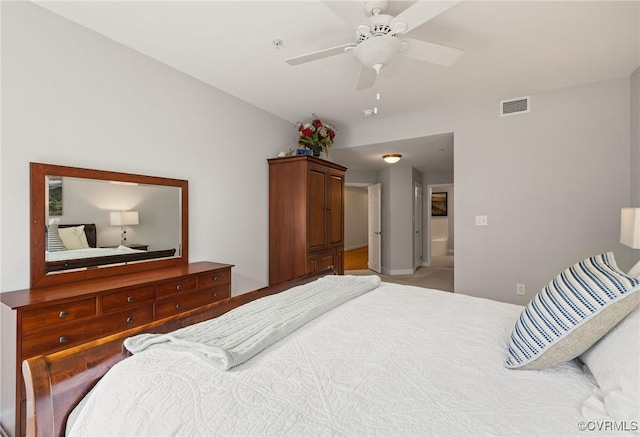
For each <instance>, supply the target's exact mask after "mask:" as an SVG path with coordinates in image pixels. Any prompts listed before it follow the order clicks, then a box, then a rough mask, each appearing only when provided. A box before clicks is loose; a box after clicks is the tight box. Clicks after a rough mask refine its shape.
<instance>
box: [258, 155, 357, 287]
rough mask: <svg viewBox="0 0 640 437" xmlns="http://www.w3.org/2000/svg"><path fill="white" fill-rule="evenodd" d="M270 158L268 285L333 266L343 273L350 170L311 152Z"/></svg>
mask: <svg viewBox="0 0 640 437" xmlns="http://www.w3.org/2000/svg"><path fill="white" fill-rule="evenodd" d="M268 162H269V284H271V285H273V284H278V283H280V282H283V281H288V280H291V279H294V278H298V277H300V276H303V275H306V274H309V273H314V272H318V271H320V270H324V269H326V268H328V267H330V266H333V267H334V268H335V269H336V271H337V272H338V273H340V274H342V273H344V260H343V253H344V177H345V172H346V170H347V169H346V168H345V167H342V166H340V165H338V164H334V163H333V162H329V161H325V160H322V159H319V158H314V157H311V156H293V157H288V158H274V159H269V160H268Z"/></svg>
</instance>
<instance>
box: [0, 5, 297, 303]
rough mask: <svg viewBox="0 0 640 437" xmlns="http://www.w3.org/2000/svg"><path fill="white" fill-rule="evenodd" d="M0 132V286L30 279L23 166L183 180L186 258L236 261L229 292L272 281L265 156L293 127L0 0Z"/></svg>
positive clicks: (44, 14) (32, 9)
mask: <svg viewBox="0 0 640 437" xmlns="http://www.w3.org/2000/svg"><path fill="white" fill-rule="evenodd" d="M248 126H250V128H248ZM1 139H2V151H1V154H2V155H1V156H2V161H1V165H2V167H1V170H2V175H1V182H2V187H1V192H2V212H1V216H2V249H1V250H2V278H1V279H0V287H1V288H0V289H1V290H3V291H9V290H14V289H20V288H25V287H28V286H29V162H30V161H35V162H44V163H51V164H61V165H69V166H76V167H86V168H97V169H101V170H114V171H122V172H129V173H138V174H148V175H154V176H163V177H170V178H177V179H188V180H189V191H190V193H189V195H190V199H189V200H190V202H189V204H190V211H189V212H190V214H189V226H190V254H189V255H190V261H194V262H195V261H201V260H211V261H218V262H225V263H230V264H235V267H234V268H233V276H232V278H233V282H232V287H233V293H234V294H238V293H241V292H246V291H249V290H252V289H255V288H258V287H262V286H264V285H266V284H267V274H268V266H267V263H268V261H267V258H268V257H267V253H268V184H267V180H268V173H267V163H266V161H265V160H266V158H268V157H272V156H275V155H276V154H277V152H278V151H279V149H281V148H282V144H294V143H295V129H293V128H292V126H291V125H290V123H288V122H286V121H284V120H282V119H279V118H277V117H275V116H273V115H270V114H268V113H266V112H264V111H262V110H260V109H258V108H256V107H254V106H252V105H249V104H247V103H245V102H243V101H240V100H239V99H236V98H234V97H231V96H229V95H228V94H225V93H223V92H221V91H219V90H217V89H215V88H212V87H211V86H208V85H205V84H204V83H202V82H200V81H198V80H196V79H193V78H192V77H190V76H187V75H185V74H183V73H180V72H178V71H176V70H174V69H172V68H170V67H168V66H166V65H164V64H162V63H160V62H157V61H155V60H152V59H150V58H148V57H145V56H143V55H141V54H140V53H138V52H136V51H134V50H131V49H128V48H126V47H124V46H122V45H120V44H117V43H115V42H113V41H111V40H109V39H107V38H104V37H102V36H100V35H98V34H97V33H94V32H92V31H90V30H88V29H86V28H84V27H81V26H79V25H77V24H74V23H72V22H70V21H68V20H66V19H64V18H61V17H59V16H57V15H55V14H53V13H51V12H49V11H46V10H44V9H42V8H40V7H38V6H36V5H34V4H32V3H23V2H2V137H1ZM248 245H250V246H251V248H252V249H251V250H246V248H247V246H248Z"/></svg>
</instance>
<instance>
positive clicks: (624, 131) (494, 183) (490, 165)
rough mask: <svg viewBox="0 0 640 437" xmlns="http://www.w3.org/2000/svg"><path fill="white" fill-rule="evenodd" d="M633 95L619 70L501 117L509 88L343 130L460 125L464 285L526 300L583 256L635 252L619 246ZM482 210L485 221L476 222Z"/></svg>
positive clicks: (377, 132) (393, 134)
mask: <svg viewBox="0 0 640 437" xmlns="http://www.w3.org/2000/svg"><path fill="white" fill-rule="evenodd" d="M630 92H631V91H630V80H629V78H621V79H616V80H610V81H604V82H599V83H593V84H587V85H582V86H576V87H570V88H564V89H560V90H554V91H548V92H541V93H534V94H532V104H531V107H532V112H530V113H528V114H521V115H514V116H511V117H503V118H500V117H499V116H498V108H499V101H500V100H502V99H505V98H508V97H513V96H496V97H495V100H493V101H482V102H467V103H466V104H465V105H464V106H461V107H447V106H438V107H437V108H433V109H432V110H430V111H427V112H423V113H415V114H411V115H406V116H403V117H401V118H393V119H385V118H381V119H377V120H376V123H373V124H372V123H363V124H361V125H358V126H352V127H351V128H348V129H342V131H341V133H342V134H343V135H344V142H345V144H350V145H353V146H358V145H363V144H371V143H379V142H384V141H391V140H397V139H399V138H398V135H399V133H401V135H402V137H403V138H415V137H420V136H426V135H433V134H439V133H445V132H454V133H455V149H454V173H455V194H456V197H455V210H456V221H455V236H456V243H455V255H456V269H455V284H456V292H459V293H465V294H471V295H476V296H482V297H487V298H491V299H496V300H502V301H506V302H514V303H526V302H527V301H528V300H529V299H530V298H531V297H532V296H533V295H534V293H535V292H536V291H537V290H538V289H539V288H540V287H542V286H543V285H545V284H546V283H547V282H548V281H549V280H550V279H551V278H552V277H554V276H555V275H556V274H558V273H559V272H560V271H561V270H562V269H564V268H566V267H567V266H568V265H570V264H572V263H574V262H576V261H580V260H581V259H584V258H585V257H587V256H590V255H593V254H596V253H600V252H603V251H607V250H612V251H614V252H615V254H616V258H617V259H618V262H619V264H620V266H621V267H623V268H629V267H630V266H631V262H632V260H634V258H633V257H634V256H637V255H634V254H632V252H631V250H630V249H629V250H627V249H626V248H625V247H623V246H622V245H621V244H620V243H619V226H620V208H621V207H623V206H625V205H627V204H628V202H629V196H630V168H629V154H630V146H629V144H630V126H629V120H630ZM426 183H428V182H426ZM426 183H425V185H426ZM480 214H483V215H487V216H488V220H489V226H487V227H476V226H475V223H474V216H475V215H480ZM516 283H524V284H525V285H526V286H527V295H526V296H524V297H519V296H518V295H516V294H515V287H516Z"/></svg>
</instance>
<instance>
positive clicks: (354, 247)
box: [344, 244, 369, 252]
mask: <svg viewBox="0 0 640 437" xmlns="http://www.w3.org/2000/svg"><path fill="white" fill-rule="evenodd" d="M368 246H369V245H368V244H361V245H360V246H351V247H345V248H344V251H345V252H347V251H349V250H356V249H362V248H363V247H368Z"/></svg>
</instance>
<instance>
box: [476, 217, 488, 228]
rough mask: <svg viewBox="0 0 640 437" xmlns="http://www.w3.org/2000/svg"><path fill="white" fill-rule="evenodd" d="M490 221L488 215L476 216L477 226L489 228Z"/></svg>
mask: <svg viewBox="0 0 640 437" xmlns="http://www.w3.org/2000/svg"><path fill="white" fill-rule="evenodd" d="M488 224H489V223H488V220H487V216H486V215H477V216H476V226H487V225H488Z"/></svg>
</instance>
